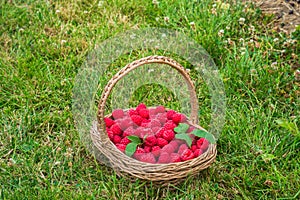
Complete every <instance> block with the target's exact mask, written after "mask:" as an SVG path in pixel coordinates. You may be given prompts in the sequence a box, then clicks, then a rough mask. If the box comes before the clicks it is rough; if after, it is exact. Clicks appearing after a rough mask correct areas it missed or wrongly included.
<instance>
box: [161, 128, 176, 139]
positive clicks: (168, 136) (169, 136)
mask: <svg viewBox="0 0 300 200" xmlns="http://www.w3.org/2000/svg"><path fill="white" fill-rule="evenodd" d="M162 137H163V138H164V139H165V140H167V141H171V140H173V139H174V137H175V133H174V131H172V130H166V131H165V132H163V134H162Z"/></svg>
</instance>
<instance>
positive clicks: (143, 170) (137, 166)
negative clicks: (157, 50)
mask: <svg viewBox="0 0 300 200" xmlns="http://www.w3.org/2000/svg"><path fill="white" fill-rule="evenodd" d="M149 63H161V64H167V65H169V66H171V67H173V68H175V69H176V70H177V71H178V72H179V73H180V74H181V75H182V76H183V77H184V79H185V81H186V83H187V85H188V89H189V92H190V99H191V102H190V103H191V108H192V110H191V116H190V118H189V121H188V123H189V124H190V125H192V126H195V127H196V128H199V129H203V128H202V127H200V126H199V125H197V122H198V100H197V95H196V92H195V88H194V85H193V83H192V81H191V78H190V76H189V74H188V72H187V71H186V70H185V69H184V67H182V66H181V65H180V64H179V63H177V62H176V61H174V60H173V59H170V58H168V57H164V56H149V57H146V58H142V59H139V60H136V61H134V62H132V63H130V64H128V65H126V66H125V67H124V68H122V69H121V70H120V71H119V72H118V73H117V74H116V75H115V76H113V78H112V79H111V80H110V81H109V82H108V84H107V85H106V87H105V88H104V91H103V93H102V96H101V99H100V101H99V105H98V123H97V122H96V123H94V124H93V127H92V131H91V138H92V141H93V144H94V147H95V148H96V149H97V151H98V152H100V153H101V154H102V155H103V156H104V157H105V158H106V159H107V160H108V161H109V163H110V166H111V167H112V168H113V169H114V171H115V172H116V173H117V174H118V175H122V176H125V177H127V178H131V179H135V178H139V179H143V180H147V181H152V182H153V183H159V184H168V183H177V182H178V181H179V180H183V178H185V177H187V176H189V175H195V174H198V173H199V171H201V170H203V169H206V168H207V167H209V166H210V165H211V164H212V163H213V162H214V160H215V158H216V154H217V150H216V144H210V145H209V147H208V149H207V151H206V152H205V153H203V154H202V155H200V156H199V157H197V158H194V159H192V160H187V161H184V162H176V163H169V164H150V163H144V162H141V161H138V160H136V159H134V158H131V157H129V156H126V155H125V154H124V153H122V152H121V151H120V150H119V149H117V147H116V146H115V145H114V144H113V143H112V142H111V141H110V139H109V138H108V135H107V133H106V131H105V122H104V117H109V116H111V115H108V116H105V105H106V101H107V99H108V97H109V95H110V93H111V91H112V89H113V87H114V86H115V84H116V83H117V82H118V81H119V80H120V79H121V78H122V77H124V76H125V75H126V74H128V73H129V72H130V71H132V70H134V69H135V68H137V67H139V66H141V65H144V64H149Z"/></svg>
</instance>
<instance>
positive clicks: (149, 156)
mask: <svg viewBox="0 0 300 200" xmlns="http://www.w3.org/2000/svg"><path fill="white" fill-rule="evenodd" d="M139 161H142V162H147V163H152V164H155V163H156V159H155V157H154V155H153V154H152V153H145V154H142V155H141V156H140V157H139Z"/></svg>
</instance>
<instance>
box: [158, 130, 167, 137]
mask: <svg viewBox="0 0 300 200" xmlns="http://www.w3.org/2000/svg"><path fill="white" fill-rule="evenodd" d="M165 131H166V128H161V129H160V130H159V131H157V132H156V137H157V138H161V137H163V136H162V135H163V133H164V132H165Z"/></svg>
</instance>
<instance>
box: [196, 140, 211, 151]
mask: <svg viewBox="0 0 300 200" xmlns="http://www.w3.org/2000/svg"><path fill="white" fill-rule="evenodd" d="M200 139H202V138H200ZM200 139H199V140H200ZM199 140H198V141H199ZM197 144H198V143H197ZM197 146H198V145H197ZM208 146H209V141H208V140H207V139H205V138H203V143H202V145H201V148H200V149H201V150H202V151H206V150H207V148H208Z"/></svg>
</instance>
